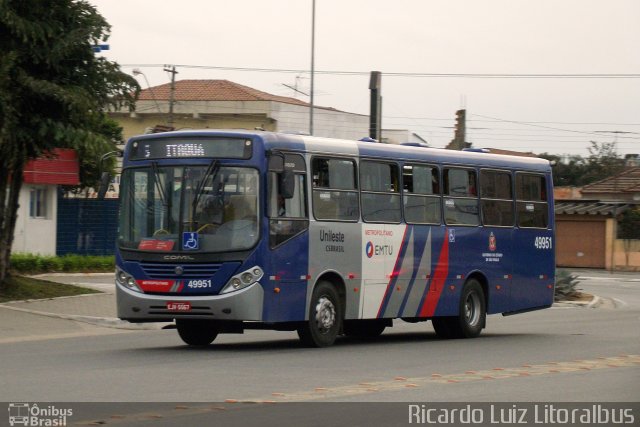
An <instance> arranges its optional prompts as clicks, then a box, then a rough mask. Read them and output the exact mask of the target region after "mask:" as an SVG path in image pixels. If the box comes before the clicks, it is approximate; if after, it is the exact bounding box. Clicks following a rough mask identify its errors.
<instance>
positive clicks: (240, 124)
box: [111, 101, 369, 140]
mask: <svg viewBox="0 0 640 427" xmlns="http://www.w3.org/2000/svg"><path fill="white" fill-rule="evenodd" d="M165 104H166V103H165ZM160 110H161V111H162V113H160V112H158V108H157V107H156V106H155V103H154V102H153V101H139V102H138V104H137V106H136V112H135V113H133V114H130V113H125V112H117V113H111V116H112V117H113V118H114V119H115V120H116V121H118V123H119V124H120V126H122V127H123V136H124V138H125V140H126V139H129V138H131V137H132V136H134V135H140V134H143V133H145V131H146V130H147V129H148V128H152V127H153V126H155V125H157V124H161V125H166V124H167V113H166V108H165V105H164V104H163V103H161V104H160ZM313 116H314V135H316V136H321V137H328V138H344V139H351V140H354V139H355V140H358V139H360V138H363V137H365V136H367V135H368V134H369V118H368V117H367V116H364V115H360V114H353V113H347V112H344V111H337V110H331V109H326V108H314V114H313ZM173 125H174V127H175V128H176V129H249V130H253V129H255V128H262V129H264V130H268V131H278V132H291V133H304V134H307V133H308V132H309V108H308V107H306V106H303V105H294V104H285V103H282V102H273V101H193V102H186V101H182V102H177V103H176V104H175V106H174V123H173Z"/></svg>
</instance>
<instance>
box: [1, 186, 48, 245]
mask: <svg viewBox="0 0 640 427" xmlns="http://www.w3.org/2000/svg"><path fill="white" fill-rule="evenodd" d="M45 187H46V188H47V189H48V191H47V214H46V217H45V218H30V217H29V202H30V200H29V198H30V193H31V189H32V188H45ZM57 191H58V187H57V185H46V186H45V185H34V184H23V185H22V190H20V200H19V203H20V206H19V207H18V218H17V220H16V228H15V233H14V239H13V246H12V247H11V251H12V252H13V253H16V252H27V253H33V254H41V255H55V254H56V231H57V226H56V218H57V214H58V199H57V197H56V195H57Z"/></svg>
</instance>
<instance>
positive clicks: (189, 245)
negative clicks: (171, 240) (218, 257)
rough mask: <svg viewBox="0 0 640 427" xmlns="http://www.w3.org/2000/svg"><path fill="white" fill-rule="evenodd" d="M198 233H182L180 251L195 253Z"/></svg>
mask: <svg viewBox="0 0 640 427" xmlns="http://www.w3.org/2000/svg"><path fill="white" fill-rule="evenodd" d="M198 243H199V238H198V233H196V232H192V231H186V232H184V233H182V249H183V250H185V251H195V250H197V249H198V246H199V245H198Z"/></svg>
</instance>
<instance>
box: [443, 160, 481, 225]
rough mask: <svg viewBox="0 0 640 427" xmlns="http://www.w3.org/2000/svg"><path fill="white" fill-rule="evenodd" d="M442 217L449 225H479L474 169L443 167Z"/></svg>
mask: <svg viewBox="0 0 640 427" xmlns="http://www.w3.org/2000/svg"><path fill="white" fill-rule="evenodd" d="M443 184H444V186H443V187H444V188H443V189H444V219H445V221H446V223H447V224H450V225H479V224H480V216H479V215H478V197H477V194H478V193H477V178H476V171H475V170H473V169H464V168H445V169H444V172H443Z"/></svg>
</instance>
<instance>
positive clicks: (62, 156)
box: [11, 148, 80, 255]
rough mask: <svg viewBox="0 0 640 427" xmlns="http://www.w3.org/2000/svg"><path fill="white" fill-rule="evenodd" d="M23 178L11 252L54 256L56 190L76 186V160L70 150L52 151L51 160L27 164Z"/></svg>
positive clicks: (77, 174)
mask: <svg viewBox="0 0 640 427" xmlns="http://www.w3.org/2000/svg"><path fill="white" fill-rule="evenodd" d="M23 176H24V181H23V184H22V188H21V190H20V198H19V202H18V203H19V205H20V206H19V207H18V217H17V219H16V227H15V232H14V238H13V245H12V247H11V250H12V252H14V253H15V252H28V253H34V254H41V255H55V254H56V245H57V219H58V186H60V185H78V184H79V183H80V181H79V163H78V156H77V154H76V152H75V151H74V150H69V149H59V148H58V149H54V150H53V153H52V155H51V156H44V157H40V158H38V159H36V160H31V161H29V162H28V163H27V165H26V166H25V170H24V175H23Z"/></svg>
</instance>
